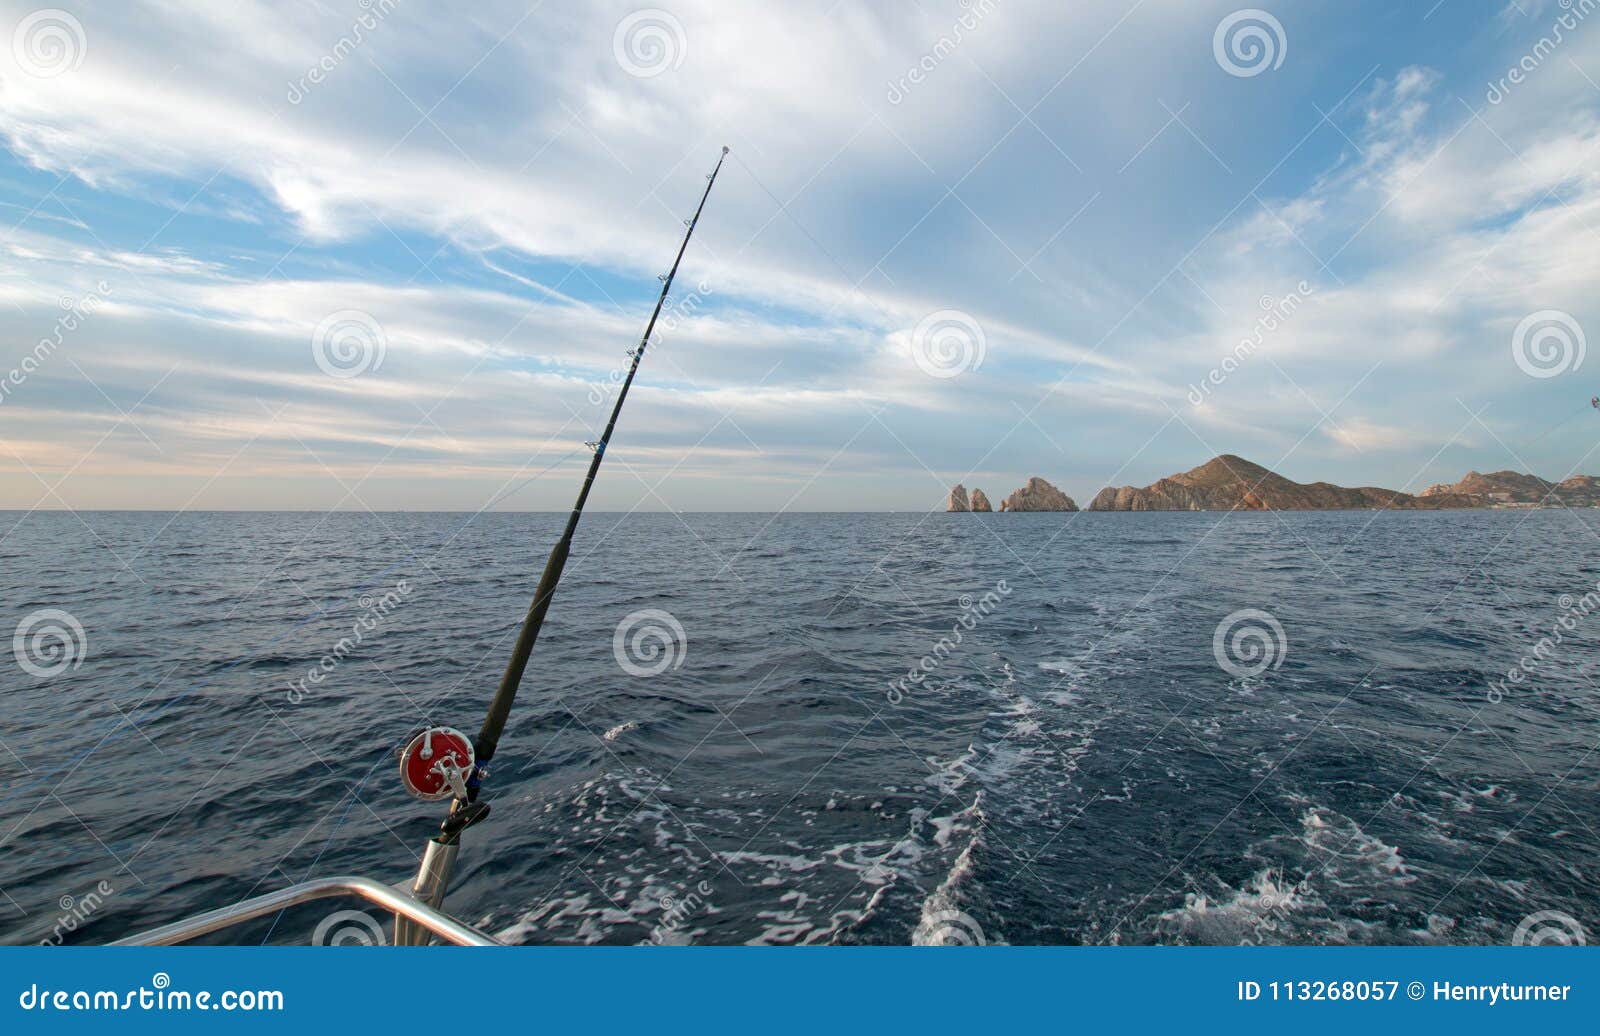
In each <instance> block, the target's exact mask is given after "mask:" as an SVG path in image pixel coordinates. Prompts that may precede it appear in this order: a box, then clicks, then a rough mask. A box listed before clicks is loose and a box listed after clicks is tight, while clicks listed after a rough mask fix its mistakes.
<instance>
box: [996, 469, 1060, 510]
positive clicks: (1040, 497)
mask: <svg viewBox="0 0 1600 1036" xmlns="http://www.w3.org/2000/svg"><path fill="white" fill-rule="evenodd" d="M1077 509H1078V505H1077V504H1075V503H1073V502H1072V497H1070V496H1068V495H1067V494H1065V493H1063V492H1062V491H1061V490H1059V489H1057V488H1056V487H1055V486H1052V485H1051V484H1050V483H1048V482H1046V481H1045V480H1044V479H1042V478H1040V477H1039V476H1037V475H1035V476H1034V477H1033V478H1030V479H1028V484H1027V485H1025V486H1023V487H1022V488H1021V489H1019V490H1017V491H1016V492H1015V493H1012V494H1011V495H1010V496H1008V497H1006V498H1005V499H1004V500H1002V501H1000V510H1002V511H1076V510H1077Z"/></svg>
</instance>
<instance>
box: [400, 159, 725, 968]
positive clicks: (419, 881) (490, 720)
mask: <svg viewBox="0 0 1600 1036" xmlns="http://www.w3.org/2000/svg"><path fill="white" fill-rule="evenodd" d="M727 157H728V149H727V148H723V149H722V155H721V156H720V157H719V158H718V159H717V165H716V168H714V169H712V170H711V172H710V173H708V174H707V175H706V189H705V193H703V194H702V195H700V204H699V205H698V206H697V207H696V208H695V210H694V216H693V217H692V218H690V219H688V220H685V221H684V223H685V225H686V227H687V229H686V230H685V231H684V234H683V243H682V244H680V245H679V246H678V254H677V256H676V257H675V258H674V259H673V260H672V269H670V270H668V271H667V272H666V273H664V274H662V275H661V294H660V295H659V296H658V297H657V298H656V308H655V309H654V310H653V311H652V312H651V314H650V322H649V323H648V324H646V325H645V328H644V336H643V337H642V338H640V339H639V344H638V346H637V347H636V348H634V349H632V350H630V351H629V353H628V355H629V356H630V357H632V360H631V362H630V363H629V364H628V376H627V377H626V378H624V379H623V381H622V387H621V389H620V390H618V392H617V401H616V403H615V404H613V405H612V407H611V417H610V419H609V420H607V421H606V427H605V431H603V432H601V433H600V438H599V439H597V440H595V441H594V442H591V443H588V444H587V445H588V446H589V447H590V449H592V450H593V451H594V456H593V457H592V458H590V460H589V470H588V472H587V473H585V475H584V476H583V485H582V486H580V487H579V489H578V499H577V501H576V502H575V503H574V504H573V505H572V513H571V514H569V515H568V516H567V524H566V526H565V528H563V529H562V531H561V538H560V539H559V540H557V541H556V545H555V546H554V547H552V548H551V550H550V557H549V559H548V560H546V561H545V563H544V572H543V574H541V575H540V576H539V585H538V587H537V588H536V589H535V590H534V592H533V602H532V604H530V605H529V606H528V615H527V617H526V618H525V619H523V620H522V629H521V631H520V632H519V633H518V634H517V643H516V646H515V647H514V648H512V650H511V660H510V661H509V662H508V663H507V664H506V671H505V673H504V675H502V676H501V677H500V686H499V687H498V688H497V689H496V690H495V694H494V700H493V701H492V702H490V704H489V714H488V715H487V716H485V717H484V720H483V726H482V727H481V728H480V729H479V730H478V736H477V738H475V739H474V740H472V741H468V740H467V737H466V735H465V734H463V733H462V732H461V731H459V730H456V729H455V728H454V727H433V728H430V729H428V730H424V731H422V732H420V733H418V734H416V735H415V736H413V737H412V738H411V739H410V740H409V742H408V743H407V744H406V746H405V747H404V748H403V749H402V750H401V752H400V776H401V780H402V782H403V783H404V784H405V786H406V789H407V790H408V791H410V792H411V794H413V795H415V796H416V797H418V798H420V799H424V800H426V801H440V800H443V799H447V798H448V799H450V800H451V801H450V811H449V813H448V814H447V815H446V817H445V819H444V823H442V824H441V825H440V826H439V834H438V835H436V836H435V837H434V838H432V839H431V840H430V841H429V842H428V848H427V851H426V852H425V853H424V854H423V857H422V865H421V867H420V868H418V870H417V878H416V881H415V882H414V883H413V884H412V887H411V892H412V895H414V896H416V897H417V898H418V899H420V900H422V901H423V902H424V903H427V904H428V905H429V906H431V907H433V908H435V909H437V908H438V907H439V906H440V905H441V904H442V903H443V902H444V894H445V890H446V888H447V887H448V885H449V884H450V874H451V872H452V871H453V870H454V869H455V859H456V855H457V853H458V852H459V851H460V849H461V832H462V831H465V830H466V829H467V828H469V827H471V826H472V825H473V824H476V823H478V822H479V821H480V820H482V819H484V818H485V817H486V816H488V815H489V804H488V803H487V802H480V801H478V796H479V793H480V791H481V790H482V786H483V781H484V780H485V779H487V778H488V776H489V771H488V768H487V764H488V762H489V760H491V759H493V758H494V753H495V749H496V748H498V747H499V745H500V735H501V734H503V733H504V732H505V729H506V721H507V719H509V718H510V716H511V706H512V704H513V703H514V702H515V701H516V698H517V688H518V687H520V686H521V684H522V677H523V673H524V672H525V671H526V670H527V668H528V658H529V656H531V655H532V654H533V645H534V644H535V643H536V642H537V641H538V639H539V630H540V629H541V628H543V626H544V619H545V615H546V614H547V613H548V612H549V611H550V601H551V600H552V599H553V598H554V597H555V594H556V587H557V586H559V585H560V583H561V573H562V570H563V569H565V568H566V565H567V557H568V555H569V554H571V552H572V537H573V535H574V534H575V533H576V532H577V530H578V520H579V519H580V518H582V517H583V505H584V504H585V503H586V502H587V501H588V499H589V490H590V489H591V488H593V487H594V480H595V476H596V475H597V474H599V472H600V462H601V461H602V460H604V459H605V455H606V446H607V445H608V444H609V443H610V442H611V433H612V432H614V431H615V430H616V427H617V417H618V415H620V414H621V413H622V404H623V403H625V402H626V401H627V399H628V389H629V387H630V386H632V385H633V376H634V374H635V373H637V372H638V370H639V361H641V360H643V359H644V353H645V349H647V348H648V347H649V345H650V335H651V333H652V332H654V331H655V328H656V320H657V318H659V317H660V316H661V307H662V306H664V305H665V304H666V301H667V295H668V293H669V292H671V291H672V280H673V278H674V277H676V276H677V275H678V265H679V264H680V263H682V262H683V254H684V252H686V251H687V250H688V248H689V239H690V238H692V237H694V228H695V227H696V226H697V225H698V224H699V222H700V214H701V213H702V212H704V211H705V207H706V199H707V198H709V197H711V188H712V187H714V186H716V183H717V174H718V173H719V172H721V171H722V163H723V161H724V160H725V159H726V158H727ZM428 938H429V935H428V932H427V931H426V930H425V929H423V928H422V927H421V926H420V925H418V924H417V923H415V922H413V921H409V920H407V919H405V918H402V917H399V916H398V915H397V916H396V917H395V943H396V944H397V945H402V946H407V945H409V946H416V945H423V944H425V943H426V942H427V941H428Z"/></svg>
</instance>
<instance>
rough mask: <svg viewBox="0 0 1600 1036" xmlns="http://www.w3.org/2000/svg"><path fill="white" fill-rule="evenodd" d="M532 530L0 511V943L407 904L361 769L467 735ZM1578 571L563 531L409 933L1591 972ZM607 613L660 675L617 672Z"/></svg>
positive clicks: (978, 541) (1454, 524)
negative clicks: (1526, 943) (1534, 955)
mask: <svg viewBox="0 0 1600 1036" xmlns="http://www.w3.org/2000/svg"><path fill="white" fill-rule="evenodd" d="M563 517H564V516H559V515H549V514H484V515H479V516H476V517H473V516H471V515H465V514H460V515H457V514H382V515H371V514H335V515H331V516H329V515H321V514H297V513H296V514H284V513H256V514H181V515H173V514H154V513H98V514H97V513H84V514H82V515H80V516H76V517H75V516H73V515H70V514H63V513H43V512H35V513H33V514H30V515H27V516H23V515H21V514H20V513H9V514H4V515H0V518H3V520H4V527H5V528H6V529H9V533H8V534H7V535H6V537H5V539H4V541H3V544H0V601H3V607H4V616H3V618H4V631H11V630H13V629H15V628H16V626H17V625H18V624H23V623H27V622H28V621H30V618H29V617H30V616H34V615H35V613H37V612H38V611H39V610H40V609H61V610H64V611H65V612H67V613H69V614H70V615H71V616H72V618H73V619H75V620H76V621H77V622H78V623H80V624H81V627H82V629H83V637H82V639H81V640H79V641H78V642H77V643H78V644H79V645H80V646H81V647H82V651H81V655H80V657H79V658H78V659H76V660H75V661H76V663H77V664H76V665H75V666H74V665H71V664H66V663H65V662H64V660H63V659H61V658H60V656H58V655H52V654H49V653H48V652H46V651H45V650H44V648H43V646H42V643H41V645H39V646H38V648H39V653H36V654H34V655H32V656H29V658H30V663H31V664H32V666H33V668H34V669H37V670H41V671H44V672H46V673H47V674H48V675H46V676H43V677H40V676H36V675H33V674H31V673H30V672H28V671H25V670H24V668H23V667H22V666H21V665H19V664H18V659H17V657H15V655H16V653H17V652H19V651H20V652H23V653H24V655H26V654H27V652H29V651H31V650H34V648H35V645H34V643H33V641H31V640H25V641H24V642H21V643H17V644H13V648H14V651H13V655H12V656H8V657H6V658H4V659H3V660H0V686H3V688H4V690H3V693H0V784H3V801H0V840H3V844H0V848H3V851H0V892H3V898H0V940H3V941H6V942H37V941H40V940H43V939H51V940H58V941H65V942H104V941H107V940H110V939H114V938H118V937H122V936H125V935H128V934H130V933H132V932H135V931H138V930H140V929H142V928H146V927H150V926H153V925H155V924H159V923H165V922H168V921H171V920H175V919H177V918H178V917H180V916H183V915H186V914H189V913H193V912H196V911H199V910H202V909H209V908H212V907H217V906H221V905H225V904H230V903H233V902H236V901H238V900H240V899H242V898H244V897H246V896H249V895H251V894H252V893H261V892H265V891H268V890H271V889H276V888H281V887H284V886H285V885H288V884H290V883H291V882H294V881H298V880H303V879H305V878H307V877H311V876H319V875H320V876H325V875H333V874H342V873H363V874H370V875H372V876H375V877H380V878H382V879H384V880H386V881H399V880H402V879H404V878H406V877H408V876H409V875H410V874H411V873H412V872H413V871H414V868H415V865H416V854H417V853H418V852H420V850H421V848H422V847H423V845H424V843H425V842H426V840H427V838H428V837H429V836H430V834H431V833H432V831H433V830H434V829H435V827H436V825H437V823H438V820H439V818H440V815H441V809H440V808H439V807H438V806H437V805H436V804H423V803H418V802H415V801H413V800H411V799H409V798H408V797H407V796H406V795H405V794H404V792H403V791H402V790H401V789H400V787H399V786H398V779H397V768H396V764H395V762H394V756H393V750H394V748H395V746H396V745H397V744H399V743H400V742H401V741H402V740H403V739H404V737H405V736H406V735H407V734H408V733H410V732H411V731H413V730H415V729H417V728H419V727H421V726H422V725H424V724H425V723H430V722H431V723H444V724H451V725H456V726H460V727H462V728H463V729H465V730H467V731H468V732H473V731H476V729H477V726H478V724H479V722H480V721H481V719H482V715H483V711H484V709H485V707H486V705H487V702H488V700H489V698H490V696H491V695H492V693H493V690H494V687H495V684H496V682H497V680H498V678H499V675H500V672H501V670H502V668H503V667H504V664H505V660H506V656H507V653H508V651H509V648H510V642H511V640H512V638H513V637H514V636H515V631H516V628H517V626H518V624H519V623H520V621H521V618H522V615H523V613H524V611H525V609H526V607H527V603H528V598H529V597H530V595H531V592H532V589H533V584H534V582H535V581H536V579H537V577H538V573H539V570H540V568H541V566H542V565H543V561H544V555H545V552H546V551H547V550H548V549H549V546H550V544H551V542H552V541H553V539H554V537H555V535H556V533H557V531H558V528H559V524H560V522H561V520H562V518H563ZM1597 548H1600V512H1596V511H1585V512H1572V511H1563V510H1549V511H1498V512H1462V513H1433V514H1428V513H1412V514H1399V513H1358V512H1344V513H1317V514H1278V515H1272V514H1231V515H1221V514H1080V515H1076V516H1067V515H1053V514H1020V515H1011V514H1006V515H999V514H997V515H947V514H933V515H920V514H917V515H894V514H865V515H863V514H782V515H769V514H684V515H672V514H633V515H629V516H626V517H624V516H621V515H616V514H593V515H589V516H588V517H586V518H585V520H584V523H583V526H582V528H581V530H580V533H579V538H578V543H577V545H576V548H575V550H574V553H573V558H572V562H571V564H570V566H569V569H568V574H567V578H566V581H565V583H564V585H563V588H562V590H561V593H560V595H559V596H558V598H557V600H556V603H555V607H554V608H553V610H552V612H551V616H550V621H549V623H548V625H547V626H546V629H545V632H544V636H543V639H542V640H541V641H540V643H539V645H538V650H537V651H536V653H535V656H534V660H533V664H532V665H531V666H530V667H529V670H528V676H527V680H526V682H525V684H524V686H523V691H522V696H521V698H520V699H519V701H518V706H517V709H516V710H515V712H514V714H513V716H512V721H511V725H510V728H509V729H508V731H507V733H506V736H505V738H504V740H503V741H502V743H501V746H500V751H499V755H498V756H497V757H496V759H495V760H494V765H493V766H492V767H491V777H490V780H489V782H488V792H487V795H488V798H489V801H491V802H492V803H493V815H492V816H491V817H490V818H489V820H487V821H486V822H485V823H483V824H482V825H480V826H478V827H476V828H474V829H472V830H471V831H470V832H469V834H468V835H467V836H466V838H465V845H464V848H463V851H462V855H461V861H460V865H459V868H458V871H457V881H456V884H455V887H454V889H453V891H452V894H451V897H450V900H449V902H448V906H449V908H450V909H451V910H452V911H453V912H455V913H457V914H458V915H460V916H462V917H463V918H465V919H467V920H469V921H471V922H474V923H477V924H480V925H482V926H483V927H485V928H486V929H488V930H490V931H493V932H495V933H497V934H499V935H500V936H501V937H502V938H504V939H507V940H510V941H514V942H524V943H573V942H577V943H584V942H591V943H635V942H639V941H641V940H646V939H649V940H653V941H658V942H696V943H908V942H925V941H940V940H943V941H964V940H977V939H980V938H981V939H983V940H985V941H987V942H990V943H999V942H1008V943H1105V942H1119V943H1124V944H1132V943H1152V942H1161V943H1239V942H1245V941H1249V942H1258V943H1262V942H1265V943H1279V942H1286V943H1418V942H1431V943H1497V942H1507V941H1510V940H1511V939H1512V935H1513V931H1514V929H1515V928H1516V926H1517V925H1518V923H1519V922H1521V921H1522V920H1523V919H1524V918H1526V917H1528V916H1529V915H1531V914H1534V913H1536V912H1538V911H1541V910H1558V911H1562V912H1564V913H1566V914H1569V915H1571V916H1572V917H1574V918H1576V919H1579V920H1580V921H1582V922H1583V923H1585V924H1587V925H1588V926H1589V928H1590V931H1591V932H1593V931H1594V930H1595V927H1594V926H1595V925H1596V924H1597V923H1600V862H1597V861H1600V835H1597V834H1596V828H1597V827H1600V791H1597V787H1600V783H1597V782H1600V754H1596V752H1595V749H1596V746H1597V744H1600V712H1597V710H1600V691H1597V685H1600V673H1597V668H1600V667H1597V663H1600V612H1597V613H1596V614H1592V615H1588V614H1585V611H1586V609H1585V604H1584V601H1583V596H1584V594H1585V593H1587V592H1590V591H1593V590H1594V589H1595V586H1596V583H1597V581H1600V549H1597ZM986 594H987V595H989V596H988V598H987V600H986V599H985V595H986ZM386 595H387V597H386ZM1595 600H1596V599H1595V598H1590V599H1589V602H1590V605H1591V606H1592V604H1593V602H1594V601H1595ZM644 609H657V610H661V611H665V612H667V613H670V615H671V616H672V617H673V618H674V619H676V621H677V622H678V623H679V624H681V627H682V631H683V635H682V638H681V640H680V639H678V638H677V635H676V633H675V632H673V631H672V630H671V628H670V624H668V623H666V622H665V621H664V620H663V619H662V618H661V617H660V616H654V617H645V618H644V619H643V620H637V619H636V620H635V621H643V622H644V623H645V625H646V627H648V625H649V624H650V623H655V624H656V628H657V629H665V630H666V631H667V632H666V637H667V638H668V639H667V642H663V641H661V640H658V639H652V637H651V636H650V632H651V631H650V629H648V628H645V627H637V626H636V627H634V631H635V632H641V631H642V635H641V636H640V637H639V638H638V639H637V640H635V639H634V638H633V637H630V636H624V638H623V641H622V644H621V651H622V653H623V654H622V657H623V658H624V659H625V660H626V661H627V662H628V663H629V666H630V667H631V668H632V669H633V670H634V671H635V673H636V672H639V671H641V670H644V671H647V670H648V669H650V668H660V667H663V666H664V667H665V668H663V670H662V671H661V672H659V673H657V674H655V675H635V673H630V672H629V671H627V670H626V669H624V667H623V666H622V665H621V664H619V661H618V656H617V653H616V648H615V645H614V637H615V634H616V632H617V630H618V626H619V624H621V623H623V622H624V620H625V619H626V618H627V617H628V616H630V615H632V614H633V613H636V612H638V611H640V610H644ZM1244 609H1256V610H1258V611H1259V612H1264V613H1266V615H1265V616H1263V615H1257V614H1251V615H1246V616H1242V617H1240V616H1235V618H1234V620H1233V623H1234V625H1233V626H1231V627H1228V628H1225V629H1224V631H1223V636H1222V638H1221V641H1220V644H1219V643H1217V642H1216V636H1217V631H1218V627H1219V624H1220V623H1223V622H1224V620H1225V619H1226V618H1227V617H1229V616H1231V615H1234V613H1236V612H1239V611H1241V610H1244ZM1268 617H1270V621H1269V619H1268ZM1564 619H1565V621H1566V623H1567V624H1569V625H1570V627H1571V628H1570V629H1569V628H1563V626H1562V623H1563V620H1564ZM32 621H33V622H34V623H35V624H37V623H38V622H39V621H40V620H38V619H37V618H34V619H33V620H32ZM1273 622H1275V623H1276V624H1277V625H1278V626H1280V627H1281V629H1282V636H1281V638H1280V637H1279V636H1278V634H1277V632H1276V630H1275V629H1274V628H1273V626H1272V623H1273ZM1553 629H1560V630H1561V631H1562V635H1561V641H1560V643H1559V644H1557V643H1554V638H1552V643H1551V644H1549V645H1547V649H1546V650H1545V651H1544V653H1543V654H1542V656H1540V657H1533V656H1532V651H1533V649H1534V646H1535V645H1536V644H1537V643H1538V641H1539V640H1540V638H1541V637H1544V636H1548V635H1550V634H1551V631H1552V630H1553ZM625 632H627V631H626V630H625ZM1235 632H1239V634H1240V635H1239V636H1238V637H1235V636H1233V633H1235ZM1257 633H1260V634H1261V636H1257V635H1256V634H1257ZM69 635H71V631H70V629H69ZM341 641H343V642H344V643H343V645H342V646H341ZM652 650H657V651H658V652H659V653H657V654H655V655H653V656H652V655H651V654H650V652H651V651H652ZM1263 650H1267V651H1270V652H1271V655H1270V662H1271V664H1268V665H1266V666H1265V668H1262V669H1261V671H1260V672H1257V673H1251V672H1249V671H1248V670H1249V669H1250V668H1252V667H1259V666H1260V665H1261V664H1262V663H1264V662H1267V661H1268V657H1264V656H1263V655H1261V654H1259V652H1261V651H1263ZM1219 651H1220V653H1221V657H1222V658H1223V660H1225V661H1227V662H1228V663H1229V666H1230V667H1231V668H1232V669H1233V670H1234V671H1232V672H1230V671H1229V669H1227V668H1224V666H1222V665H1221V664H1219V661H1218V653H1219ZM630 652H631V653H630ZM1251 652H1258V653H1257V654H1252V653H1251ZM325 656H326V657H325ZM1525 656H1526V657H1530V661H1531V662H1532V663H1533V664H1532V665H1531V666H1528V667H1525V669H1524V673H1525V675H1524V676H1523V679H1522V681H1521V682H1520V683H1516V684H1509V683H1508V684H1507V685H1506V687H1505V690H1504V692H1503V693H1499V692H1494V691H1493V690H1492V688H1491V684H1490V681H1491V679H1499V678H1502V677H1503V676H1504V674H1505V673H1506V671H1507V670H1509V669H1510V668H1512V667H1514V666H1516V665H1517V664H1518V660H1519V659H1521V658H1524V657H1525ZM925 659H926V663H924V660H925ZM329 662H331V665H328V664H326V663H329ZM913 669H919V671H920V672H921V673H922V674H923V679H922V680H920V681H905V682H903V683H900V684H899V685H898V687H896V681H902V680H903V678H905V677H906V676H907V674H908V672H909V671H911V670H913ZM312 670H316V671H317V672H318V674H319V675H321V676H322V678H321V680H320V682H319V681H317V680H311V679H307V677H308V674H309V673H310V671H312ZM296 681H305V682H303V683H302V684H301V687H302V688H303V690H297V689H295V686H294V685H295V682H296ZM1494 698H1498V699H1500V700H1498V701H1495V700H1491V699H1494ZM108 889H109V890H110V891H106V890H108ZM337 905H338V904H324V905H321V906H319V907H312V908H304V909H302V910H300V911H297V912H293V913H291V915H290V916H288V917H286V918H274V919H267V920H263V921H261V922H258V923H256V924H252V925H249V926H246V927H244V928H240V929H236V930H234V931H232V932H230V933H229V934H228V935H227V937H226V938H227V939H228V940H229V941H245V942H262V941H270V942H296V941H304V940H306V939H307V938H308V937H309V935H310V932H311V929H312V927H313V926H314V925H315V924H316V923H317V921H318V919H319V918H322V917H323V916H324V915H326V914H327V913H328V912H329V911H330V910H332V909H334V908H335V907H336V906H337ZM349 905H350V904H344V906H349ZM77 915H84V916H82V917H79V916H77ZM67 917H71V918H72V920H71V922H70V924H67V923H64V922H65V919H66V918H67Z"/></svg>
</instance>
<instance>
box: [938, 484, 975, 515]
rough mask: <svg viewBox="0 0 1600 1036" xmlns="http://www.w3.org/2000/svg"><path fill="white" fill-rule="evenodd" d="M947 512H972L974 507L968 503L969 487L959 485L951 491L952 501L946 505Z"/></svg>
mask: <svg viewBox="0 0 1600 1036" xmlns="http://www.w3.org/2000/svg"><path fill="white" fill-rule="evenodd" d="M944 509H945V510H946V511H970V510H972V505H971V504H970V503H968V502H967V487H966V486H963V485H957V486H956V487H955V488H954V489H952V490H950V501H949V502H948V503H947V504H945V508H944Z"/></svg>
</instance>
